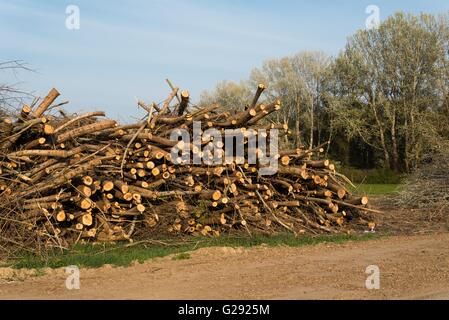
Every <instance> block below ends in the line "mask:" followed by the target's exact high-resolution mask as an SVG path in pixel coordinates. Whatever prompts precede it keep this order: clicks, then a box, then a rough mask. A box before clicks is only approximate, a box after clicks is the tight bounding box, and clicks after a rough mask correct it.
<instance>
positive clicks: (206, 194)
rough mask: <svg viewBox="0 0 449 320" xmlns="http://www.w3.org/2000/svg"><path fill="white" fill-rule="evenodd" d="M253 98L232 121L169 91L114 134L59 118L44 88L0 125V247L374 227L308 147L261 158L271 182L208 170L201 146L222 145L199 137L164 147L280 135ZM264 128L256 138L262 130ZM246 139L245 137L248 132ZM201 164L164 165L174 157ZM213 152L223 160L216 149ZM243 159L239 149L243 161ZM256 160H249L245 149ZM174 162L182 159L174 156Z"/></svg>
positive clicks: (103, 124)
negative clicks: (184, 136)
mask: <svg viewBox="0 0 449 320" xmlns="http://www.w3.org/2000/svg"><path fill="white" fill-rule="evenodd" d="M264 88H265V87H264V86H263V85H259V87H258V89H257V91H256V93H255V96H254V99H253V100H252V101H251V102H250V103H248V105H246V106H241V109H240V110H241V111H240V112H237V113H235V114H230V113H229V112H222V111H219V106H218V105H211V106H209V107H205V108H198V107H196V106H192V105H191V103H190V102H189V99H190V98H189V93H188V91H182V92H179V90H178V88H173V87H172V92H171V93H170V95H169V96H168V98H167V99H166V100H165V101H164V102H163V103H161V104H159V105H157V104H155V103H153V104H151V105H147V104H145V103H144V102H142V101H139V102H138V106H139V107H141V108H143V109H144V110H146V113H147V115H146V116H145V117H144V119H142V121H139V122H137V123H134V124H126V125H119V124H117V123H116V121H114V120H110V119H106V118H104V116H105V113H104V112H101V111H96V112H88V113H84V114H79V115H76V114H75V115H69V114H67V113H66V112H65V111H63V110H62V109H61V105H62V104H65V103H66V102H63V103H59V104H54V103H55V100H56V98H57V97H58V96H59V92H58V91H57V90H56V89H52V90H51V91H50V92H49V94H48V95H47V96H46V97H45V98H44V99H42V100H37V99H36V100H35V101H33V103H31V104H30V105H24V106H23V108H22V109H21V111H20V114H18V115H16V116H14V117H2V118H1V119H0V246H1V248H2V249H5V248H7V247H8V246H11V245H18V246H20V247H26V248H35V247H36V246H39V247H41V248H42V247H44V248H47V247H52V246H56V247H67V246H70V245H71V244H73V243H76V242H78V241H80V240H83V239H84V240H91V241H118V240H132V239H136V238H145V237H147V238H148V237H160V236H163V235H165V236H166V235H167V234H172V235H175V234H189V235H203V236H218V235H220V234H221V233H229V232H233V231H238V230H241V231H243V232H247V233H248V234H253V233H259V232H262V233H266V234H272V233H274V232H277V231H279V230H285V229H286V230H289V231H291V232H293V233H295V234H302V233H309V234H317V233H323V232H326V233H336V232H348V231H351V230H354V229H358V228H364V229H366V228H367V226H368V224H370V223H372V217H371V214H370V213H371V212H373V211H374V212H375V210H373V209H370V208H368V207H367V203H368V198H366V197H357V196H354V195H352V194H351V193H350V192H349V191H348V190H347V188H346V187H345V185H347V183H348V181H347V179H346V178H345V177H344V176H342V175H340V174H339V173H338V172H336V170H335V166H334V165H333V164H332V163H331V162H330V161H329V160H327V159H324V158H323V156H322V154H323V146H318V147H316V148H314V149H307V150H304V149H293V150H282V151H279V150H274V151H273V150H271V149H270V150H268V151H267V150H263V149H260V148H257V150H255V151H256V153H257V154H258V155H265V156H272V157H275V159H276V163H278V164H279V168H278V170H277V172H276V173H275V174H274V175H265V176H264V175H261V174H259V173H260V170H261V169H262V167H263V166H264V165H263V164H261V163H258V162H257V163H255V164H251V163H248V161H245V160H244V159H237V158H235V159H234V161H227V162H221V163H220V164H218V165H217V164H214V165H211V164H210V163H207V164H206V163H205V162H204V159H207V158H208V157H210V156H212V155H211V154H210V151H205V150H206V148H204V147H205V146H206V145H211V144H212V145H213V146H214V147H215V150H217V149H219V150H220V149H224V146H225V139H224V138H223V139H217V138H216V137H215V138H214V137H213V136H210V135H209V136H208V135H206V134H205V135H203V136H202V138H201V143H200V146H195V145H193V146H192V143H191V142H186V141H176V140H173V139H170V137H171V135H172V134H173V133H174V132H175V133H176V132H177V131H181V130H184V132H187V133H188V135H189V138H190V141H193V140H194V137H193V133H194V128H193V127H194V124H195V123H198V122H199V121H201V128H200V131H201V132H203V133H204V132H207V129H211V128H214V129H216V130H217V132H224V130H227V129H234V130H235V129H237V130H238V131H239V132H241V133H242V135H243V140H242V141H243V143H244V144H245V145H247V144H248V140H249V139H250V134H247V133H248V132H250V129H254V130H257V131H258V132H262V133H263V134H264V137H265V138H267V139H271V137H270V133H269V132H271V131H266V129H278V130H280V131H281V133H282V134H288V127H287V126H286V125H285V124H276V123H272V122H270V121H268V120H267V118H266V117H267V116H269V115H270V114H272V113H274V112H276V111H278V110H279V109H281V104H280V101H275V102H273V103H267V104H265V103H259V97H260V95H261V94H262V92H263V91H264ZM263 129H265V131H264V130H263ZM251 132H252V131H251ZM186 146H189V147H191V148H190V149H188V150H190V151H189V156H191V157H194V156H195V155H196V156H198V155H201V158H202V159H203V160H202V162H201V163H200V164H191V163H185V162H183V159H181V157H175V159H173V156H172V154H173V150H174V149H173V148H178V151H183V150H184V149H185V148H184V147H186ZM222 151H223V150H222ZM250 151H251V150H246V149H245V156H247V155H248V153H249V152H250ZM253 151H254V150H253ZM180 154H183V153H182V152H181V153H180Z"/></svg>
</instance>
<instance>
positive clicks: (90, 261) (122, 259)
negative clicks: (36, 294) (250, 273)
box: [8, 234, 378, 269]
mask: <svg viewBox="0 0 449 320" xmlns="http://www.w3.org/2000/svg"><path fill="white" fill-rule="evenodd" d="M375 237H378V235H376V234H357V235H321V236H316V237H312V236H300V237H294V236H293V235H292V234H278V235H273V236H263V235H254V236H253V237H251V238H250V237H248V236H246V235H245V236H222V237H218V238H187V239H185V238H184V241H183V242H182V243H180V242H179V240H178V242H177V243H174V242H173V241H172V242H171V243H170V242H167V245H162V244H155V243H152V244H148V243H141V244H136V245H133V246H127V245H125V244H115V245H114V244H101V245H99V244H79V245H76V246H74V247H73V248H72V249H71V250H69V251H66V252H64V253H61V252H60V251H55V252H50V253H49V254H48V256H46V257H41V256H35V255H30V254H29V253H28V254H24V255H22V256H21V258H20V259H18V260H15V261H10V262H8V266H11V267H13V268H17V269H20V268H36V269H39V268H44V267H49V268H60V267H67V266H69V265H76V266H79V267H91V268H97V267H101V266H103V265H105V264H110V265H113V266H129V265H130V264H131V263H133V262H135V261H137V262H139V263H143V262H144V261H146V260H149V259H153V258H156V257H164V256H167V255H175V256H174V257H173V259H174V260H183V259H189V258H190V255H189V254H188V253H187V252H188V251H192V250H195V249H198V248H204V247H234V248H235V247H253V246H259V245H262V244H264V245H268V246H270V247H275V246H290V247H300V246H305V245H314V244H318V243H326V242H328V243H343V242H347V241H364V240H369V239H373V238H375Z"/></svg>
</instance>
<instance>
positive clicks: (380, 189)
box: [350, 184, 399, 196]
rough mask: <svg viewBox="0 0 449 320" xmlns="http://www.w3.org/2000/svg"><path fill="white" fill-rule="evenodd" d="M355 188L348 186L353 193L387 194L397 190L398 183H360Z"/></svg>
mask: <svg viewBox="0 0 449 320" xmlns="http://www.w3.org/2000/svg"><path fill="white" fill-rule="evenodd" d="M356 187H357V188H353V187H350V190H351V191H352V192H353V193H356V194H359V195H368V196H369V195H389V194H392V193H394V192H396V191H397V190H398V187H399V185H398V184H360V185H356Z"/></svg>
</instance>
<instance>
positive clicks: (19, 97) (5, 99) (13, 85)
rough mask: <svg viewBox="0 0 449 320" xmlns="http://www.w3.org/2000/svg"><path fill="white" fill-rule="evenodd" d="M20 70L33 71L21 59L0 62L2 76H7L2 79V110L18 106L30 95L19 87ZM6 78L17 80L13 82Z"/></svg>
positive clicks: (0, 85)
mask: <svg viewBox="0 0 449 320" xmlns="http://www.w3.org/2000/svg"><path fill="white" fill-rule="evenodd" d="M20 71H32V69H30V68H29V67H28V66H27V64H26V63H24V62H23V61H20V60H11V61H4V62H0V76H3V77H5V80H3V79H0V109H2V110H5V109H11V108H14V107H16V106H17V105H18V104H20V103H23V99H24V98H26V97H29V96H30V94H29V93H28V92H26V91H23V90H21V89H19V85H20V81H18V73H19V72H20ZM6 78H7V79H9V78H12V79H15V80H16V81H15V82H11V81H9V80H6Z"/></svg>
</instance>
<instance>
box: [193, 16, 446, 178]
mask: <svg viewBox="0 0 449 320" xmlns="http://www.w3.org/2000/svg"><path fill="white" fill-rule="evenodd" d="M258 83H264V84H266V85H267V86H268V89H267V90H266V92H265V97H266V99H268V100H273V99H280V100H281V101H282V103H283V112H281V113H279V114H278V115H275V116H276V117H277V120H279V121H281V122H285V123H288V124H289V126H290V127H291V128H292V129H293V134H292V135H291V136H290V137H289V138H288V140H287V141H285V143H288V144H290V145H292V146H295V145H305V146H315V145H318V144H320V143H322V142H325V141H329V142H330V147H329V152H330V155H331V157H333V158H334V159H335V160H339V161H341V162H342V163H343V164H344V165H351V166H355V167H360V168H373V167H387V168H390V169H392V170H395V171H401V172H409V171H412V170H413V169H414V168H415V167H416V166H417V165H418V164H419V162H420V160H421V159H422V157H423V155H424V154H425V153H427V152H429V151H430V150H431V149H432V148H433V147H434V146H436V145H437V144H438V143H439V140H440V139H444V138H446V139H447V138H448V135H449V126H448V125H447V124H448V121H449V18H448V16H447V15H441V16H433V15H429V14H421V15H419V16H414V15H411V14H405V13H396V14H395V15H393V16H391V17H389V18H388V19H386V20H385V21H384V22H382V23H381V24H380V26H379V27H378V28H374V29H370V30H359V31H358V32H356V34H354V35H353V36H352V37H350V38H349V39H348V42H347V44H346V46H345V48H344V49H343V50H342V51H341V53H340V54H339V55H338V56H337V57H333V58H332V57H329V56H327V55H326V54H325V53H323V52H300V53H298V54H296V55H294V56H289V57H284V58H281V59H272V60H269V61H266V62H265V63H264V64H263V66H262V67H261V68H256V69H254V70H253V71H252V72H251V75H250V77H249V79H248V80H246V81H242V82H241V83H239V84H237V83H233V82H222V83H220V84H219V85H218V86H217V88H216V89H215V91H213V92H205V93H204V94H203V95H202V99H201V102H202V103H211V102H218V103H220V104H221V105H222V106H223V108H226V109H235V108H238V107H241V106H243V105H245V104H246V103H248V101H250V100H251V97H252V95H253V92H254V88H256V86H257V84H258Z"/></svg>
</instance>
